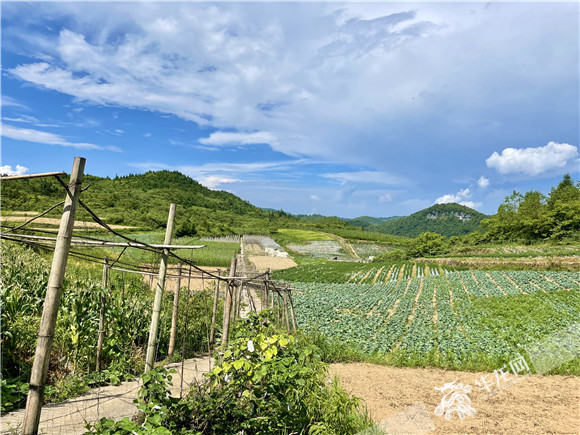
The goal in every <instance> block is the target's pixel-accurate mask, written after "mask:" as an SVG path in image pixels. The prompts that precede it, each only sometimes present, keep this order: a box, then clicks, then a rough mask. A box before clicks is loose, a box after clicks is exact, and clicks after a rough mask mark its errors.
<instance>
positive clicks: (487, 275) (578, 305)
mask: <svg viewBox="0 0 580 435" xmlns="http://www.w3.org/2000/svg"><path fill="white" fill-rule="evenodd" d="M407 268H410V269H411V271H413V268H416V265H409V264H403V265H400V266H399V265H396V264H393V265H392V266H391V267H390V268H389V271H388V272H386V269H387V267H386V266H384V267H383V268H382V270H375V269H374V268H369V269H368V270H367V271H366V272H364V276H362V277H361V278H360V282H363V283H362V284H360V283H356V284H320V283H294V284H293V285H294V287H295V288H298V289H300V290H301V292H300V294H297V295H296V297H295V308H296V315H297V320H298V323H299V324H300V326H302V327H304V328H307V329H308V328H309V329H315V330H318V331H320V332H321V333H323V334H324V335H326V336H327V337H329V338H331V339H335V340H338V341H341V342H343V343H349V344H351V345H353V346H354V347H356V348H358V349H360V350H362V351H363V352H365V353H368V354H380V355H385V356H386V358H387V359H388V360H389V361H391V362H394V363H397V364H401V365H411V366H413V365H418V366H423V365H431V366H440V367H446V368H453V369H467V370H478V369H479V370H485V369H487V370H490V369H491V370H492V371H493V370H494V369H496V368H498V367H501V364H504V363H507V362H509V361H510V360H511V359H513V358H514V357H516V356H518V355H519V354H521V353H522V352H524V351H525V347H526V345H529V344H532V343H535V342H537V341H538V340H540V339H542V338H543V337H545V336H547V335H549V334H551V333H553V332H555V331H557V330H559V329H562V328H566V327H568V326H570V325H572V324H574V323H575V322H577V321H578V319H580V273H579V272H535V271H533V272H532V271H525V272H520V271H505V272H502V271H489V272H485V271H459V272H451V273H447V274H445V273H443V274H441V273H440V274H439V275H438V276H429V275H431V269H428V272H425V270H424V269H421V271H420V273H422V276H421V277H418V278H411V279H405V276H406V275H405V269H407ZM362 274H363V271H361V273H360V274H359V276H360V275H362ZM389 274H390V276H394V275H398V277H399V278H400V279H395V280H392V279H391V278H385V279H383V277H386V276H389ZM415 274H416V276H417V274H418V272H417V270H415ZM373 275H374V276H373ZM359 276H356V277H354V278H353V279H351V282H357V280H359ZM377 276H378V279H375V278H377ZM373 281H374V282H376V283H375V284H374V285H373V284H372V282H373ZM365 283H366V284H365ZM498 364H500V365H498ZM560 370H562V372H563V373H576V372H578V373H580V359H579V358H576V359H575V360H573V361H572V362H571V363H568V364H567V365H564V366H562V368H561V369H560Z"/></svg>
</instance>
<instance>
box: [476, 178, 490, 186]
mask: <svg viewBox="0 0 580 435" xmlns="http://www.w3.org/2000/svg"><path fill="white" fill-rule="evenodd" d="M477 185H478V186H479V187H481V188H482V189H485V188H487V187H488V186H489V178H486V177H484V176H483V175H482V176H481V177H479V180H477Z"/></svg>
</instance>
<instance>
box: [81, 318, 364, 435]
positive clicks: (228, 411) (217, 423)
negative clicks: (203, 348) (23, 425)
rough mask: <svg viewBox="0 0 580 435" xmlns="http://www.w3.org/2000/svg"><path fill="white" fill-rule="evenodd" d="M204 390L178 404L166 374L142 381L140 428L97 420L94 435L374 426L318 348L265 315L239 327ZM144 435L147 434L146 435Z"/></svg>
mask: <svg viewBox="0 0 580 435" xmlns="http://www.w3.org/2000/svg"><path fill="white" fill-rule="evenodd" d="M206 376H207V380H206V382H204V383H201V384H198V385H195V386H193V387H192V389H191V390H190V392H189V394H188V395H187V396H186V397H185V398H184V399H182V400H179V399H174V398H172V397H170V396H169V393H168V390H167V384H168V382H170V381H171V377H170V375H169V373H168V372H167V371H166V370H165V369H156V370H153V371H151V372H149V373H147V374H146V375H145V376H144V377H143V379H144V386H143V390H144V391H143V392H142V393H141V395H140V399H139V401H140V403H141V404H140V406H139V408H140V409H141V410H142V411H143V413H144V417H145V423H144V424H143V426H139V425H137V424H136V423H133V422H131V421H130V420H129V419H123V420H121V421H118V422H114V421H112V420H106V419H103V420H101V422H99V423H98V424H97V425H95V426H92V427H89V428H90V430H92V431H93V433H99V434H111V433H122V434H123V433H126V434H129V433H137V434H141V433H145V432H144V427H147V428H148V429H147V430H149V431H150V432H153V433H173V434H175V433H182V434H184V433H219V434H221V433H252V434H270V433H312V434H314V433H324V434H335V433H341V434H349V433H353V434H354V433H357V432H359V431H361V430H362V429H365V428H367V427H369V426H370V425H371V424H372V421H371V420H370V418H369V417H368V416H367V415H366V413H365V412H363V410H362V408H361V404H360V400H359V399H357V398H353V397H351V396H349V395H348V393H346V392H345V391H344V390H342V389H341V388H340V385H339V384H338V381H337V380H329V379H327V366H326V364H324V363H323V362H322V361H321V359H320V355H319V350H318V348H317V347H316V346H314V345H312V344H308V343H307V342H306V340H304V339H303V337H301V336H298V337H296V336H293V335H289V334H287V333H284V332H281V331H279V330H277V329H276V327H275V326H274V324H273V322H272V317H271V313H270V312H269V311H266V312H263V313H262V314H260V315H257V314H251V315H250V316H249V318H247V319H243V320H241V321H239V322H238V324H237V325H236V328H235V332H234V336H233V338H232V340H231V342H230V343H229V345H228V346H227V348H222V349H221V350H220V351H219V353H218V356H217V358H216V365H215V367H214V369H213V370H212V371H211V372H210V373H208V374H207V375H206ZM150 432H148V433H150Z"/></svg>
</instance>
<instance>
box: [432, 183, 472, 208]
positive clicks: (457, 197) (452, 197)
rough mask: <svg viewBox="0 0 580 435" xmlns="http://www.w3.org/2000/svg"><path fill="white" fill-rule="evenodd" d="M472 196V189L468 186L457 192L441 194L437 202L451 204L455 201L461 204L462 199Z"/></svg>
mask: <svg viewBox="0 0 580 435" xmlns="http://www.w3.org/2000/svg"><path fill="white" fill-rule="evenodd" d="M470 196H471V191H470V190H469V188H468V187H467V188H465V189H461V190H460V191H459V192H457V193H456V194H452V193H450V194H447V195H443V196H440V197H439V198H437V199H436V200H435V204H449V203H453V202H456V203H458V204H461V201H462V200H463V199H465V198H469V197H470Z"/></svg>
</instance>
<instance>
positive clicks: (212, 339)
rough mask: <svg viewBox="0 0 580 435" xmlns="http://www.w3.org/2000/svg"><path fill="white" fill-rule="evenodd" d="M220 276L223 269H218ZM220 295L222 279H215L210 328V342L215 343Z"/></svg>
mask: <svg viewBox="0 0 580 435" xmlns="http://www.w3.org/2000/svg"><path fill="white" fill-rule="evenodd" d="M217 273H218V276H221V274H222V271H221V270H219V269H218V270H217ZM219 297H220V280H219V279H216V280H215V291H214V293H213V309H212V313H211V328H210V330H209V344H214V343H215V327H216V321H217V309H218V302H219Z"/></svg>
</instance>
